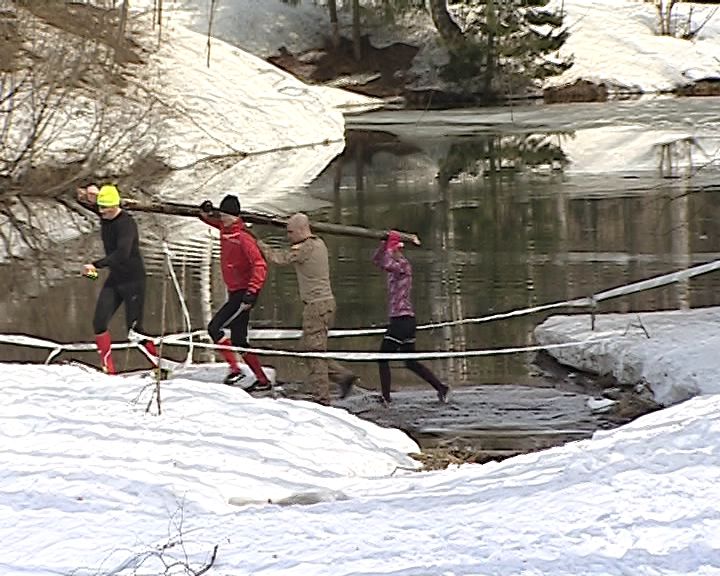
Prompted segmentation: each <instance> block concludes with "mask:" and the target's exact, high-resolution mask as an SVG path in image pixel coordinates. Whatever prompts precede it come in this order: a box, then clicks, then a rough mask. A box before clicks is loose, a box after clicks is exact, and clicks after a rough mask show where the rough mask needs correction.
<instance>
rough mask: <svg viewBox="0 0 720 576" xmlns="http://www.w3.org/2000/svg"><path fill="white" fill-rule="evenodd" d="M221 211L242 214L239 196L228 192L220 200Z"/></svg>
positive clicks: (235, 214) (236, 214) (234, 214)
mask: <svg viewBox="0 0 720 576" xmlns="http://www.w3.org/2000/svg"><path fill="white" fill-rule="evenodd" d="M220 212H225V214H232V215H233V216H240V200H238V197H237V196H233V195H232V194H228V195H227V196H225V198H223V199H222V202H220Z"/></svg>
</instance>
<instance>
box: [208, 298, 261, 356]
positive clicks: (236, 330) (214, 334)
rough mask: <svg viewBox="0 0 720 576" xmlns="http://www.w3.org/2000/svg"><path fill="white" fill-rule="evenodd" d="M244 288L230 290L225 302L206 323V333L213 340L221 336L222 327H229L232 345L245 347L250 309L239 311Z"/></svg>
mask: <svg viewBox="0 0 720 576" xmlns="http://www.w3.org/2000/svg"><path fill="white" fill-rule="evenodd" d="M244 294H245V290H238V291H236V292H230V294H229V295H228V299H227V302H225V304H223V306H222V308H220V310H218V311H217V312H216V313H215V316H213V317H212V320H210V324H208V327H207V329H208V334H210V338H212V341H213V342H219V341H220V340H222V338H223V328H227V327H229V328H230V342H232V345H233V346H239V347H247V343H248V340H247V336H248V324H249V323H250V310H243V311H242V312H241V311H240V306H241V305H242V303H243V302H242V298H243V296H244Z"/></svg>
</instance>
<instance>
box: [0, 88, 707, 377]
mask: <svg viewBox="0 0 720 576" xmlns="http://www.w3.org/2000/svg"><path fill="white" fill-rule="evenodd" d="M718 104H720V102H718V101H717V100H715V99H705V100H684V101H676V100H659V101H654V102H627V103H609V104H597V105H574V106H554V107H546V106H535V107H528V108H518V109H513V110H509V109H494V110H483V111H478V110H474V111H455V112H445V113H439V112H433V113H431V114H430V113H428V114H424V115H422V114H420V113H415V112H413V113H401V112H393V113H378V114H374V115H368V116H360V117H357V118H353V119H350V121H349V125H348V132H347V147H346V150H345V153H344V154H343V155H342V156H341V157H338V158H337V159H336V160H335V161H333V163H332V164H331V165H330V166H328V167H327V169H326V170H325V171H324V172H323V174H321V175H320V177H319V178H317V179H316V180H315V181H314V182H312V183H310V184H309V185H307V186H306V187H305V188H303V189H302V190H298V191H297V192H295V193H296V194H307V195H309V196H312V197H313V198H315V199H321V200H323V201H324V202H325V205H326V208H324V209H322V210H320V211H318V212H314V213H313V214H312V217H313V218H314V219H317V220H326V221H333V222H340V223H345V224H354V225H361V226H367V227H371V228H381V229H386V228H399V229H402V230H406V231H412V232H416V233H417V234H418V235H419V236H420V238H421V239H422V242H423V245H422V247H421V248H411V249H410V248H409V249H407V251H406V253H407V255H408V257H409V259H410V260H411V262H412V264H413V266H414V272H415V284H414V296H415V303H416V312H417V317H418V323H419V324H424V323H428V322H437V321H446V320H459V319H465V318H473V317H482V316H485V315H488V314H492V313H498V312H505V311H510V310H516V309H523V308H527V307H532V306H537V305H541V304H546V303H550V302H557V301H564V300H567V299H572V298H576V297H580V296H587V295H590V294H592V293H594V292H599V291H602V290H605V289H608V288H611V287H615V286H619V285H622V284H626V283H629V282H633V281H637V280H642V279H645V278H648V277H651V276H654V275H658V274H663V273H666V272H670V271H675V270H678V269H682V268H686V267H688V266H691V265H693V264H699V263H703V262H707V261H710V260H714V259H716V258H718V255H719V254H720V224H719V222H720V200H719V199H718V194H717V189H718V187H717V186H718V185H717V183H718V182H719V180H718V167H717V163H716V160H715V159H716V157H717V147H718V143H719V142H720V140H719V139H718V138H717V137H716V136H715V134H718V127H719V126H718V124H720V119H719V118H718V114H717V113H716V112H715V110H720V106H718ZM198 200H200V199H198ZM139 220H140V222H141V235H142V236H143V250H144V254H145V257H146V262H147V266H148V269H149V271H150V277H149V287H148V297H147V313H146V330H147V331H149V332H150V333H153V334H157V333H159V332H160V331H161V327H162V326H163V324H164V325H165V327H166V331H169V332H175V331H181V330H183V329H184V326H183V317H182V313H181V309H180V306H179V303H178V298H177V296H176V295H175V292H174V290H173V287H172V283H171V282H170V281H169V280H167V277H166V275H165V274H163V271H164V270H165V268H164V263H163V262H164V261H163V254H162V251H161V249H160V242H159V241H158V240H157V238H156V237H155V238H154V237H153V234H160V235H161V234H162V233H161V232H157V230H158V229H161V228H158V227H159V226H160V227H161V226H162V217H157V216H144V217H140V218H139ZM151 230H152V231H153V232H149V231H151ZM256 231H257V233H258V234H259V235H261V236H263V237H268V236H270V237H272V238H273V239H278V240H280V239H282V238H283V237H284V234H283V232H282V231H281V230H277V229H275V230H272V229H261V228H257V229H256ZM98 236H99V234H98V233H97V231H96V232H93V233H90V234H87V235H84V236H82V237H80V238H75V239H72V238H71V239H69V240H67V241H65V242H60V243H56V244H54V245H52V246H49V247H46V248H45V249H43V250H42V251H41V252H36V253H34V254H30V255H24V257H23V258H17V259H13V260H9V261H6V262H5V263H3V264H2V265H1V267H0V273H1V275H2V276H1V279H0V333H5V334H7V333H25V334H31V335H35V336H39V337H44V338H51V339H54V340H58V341H62V342H74V341H85V342H89V341H91V339H92V326H91V321H92V313H93V308H94V302H95V297H96V294H97V291H98V290H99V286H100V284H99V283H93V282H92V281H89V280H86V279H84V278H82V277H80V276H78V270H79V269H80V265H81V263H82V262H83V261H85V260H88V259H91V257H92V258H95V257H97V256H98V255H100V254H101V247H100V244H99V238H98ZM325 239H326V241H327V243H328V246H329V249H330V255H331V266H332V278H333V285H334V289H335V294H336V297H337V300H338V308H339V311H338V316H337V322H336V326H337V327H338V328H363V327H373V326H383V325H384V323H385V314H386V308H385V307H386V304H385V281H384V276H383V275H382V274H381V273H380V272H379V271H378V270H376V269H375V268H374V267H373V266H372V264H371V263H370V257H371V255H372V252H373V250H374V249H375V246H376V243H375V242H374V241H371V240H363V239H355V238H345V237H331V236H326V237H325ZM170 248H171V251H172V254H173V266H174V270H175V272H176V274H177V275H178V278H179V282H180V285H181V288H182V290H183V293H184V296H185V299H186V301H187V306H188V310H189V313H190V318H191V321H192V326H193V328H195V329H198V328H203V327H204V326H205V324H206V323H207V320H208V319H209V316H210V314H211V311H213V310H216V309H217V308H218V307H219V306H220V305H221V303H222V301H223V298H224V292H223V287H222V282H221V279H220V271H219V264H218V259H217V257H215V258H214V259H213V263H212V268H211V269H209V268H208V265H207V252H208V247H207V242H206V240H205V239H204V238H198V237H193V238H189V239H187V240H184V241H182V242H181V241H178V240H173V242H172V243H171V245H170ZM215 250H217V246H215ZM203 262H205V263H203ZM719 286H720V276H718V274H717V273H715V274H710V275H706V276H701V277H698V278H695V279H693V280H691V281H690V282H689V283H682V284H678V285H673V286H671V287H666V288H660V289H655V290H652V291H648V292H643V293H640V294H635V295H632V296H627V297H624V298H618V299H615V300H612V301H610V302H605V303H603V304H602V306H601V307H600V309H599V311H600V312H604V311H622V312H641V311H647V310H661V309H674V308H679V307H688V306H690V307H699V306H710V305H717V304H719V303H720V294H718V287H719ZM163 302H164V303H165V304H164V305H163ZM300 312H301V306H300V304H299V302H298V298H297V288H296V282H295V277H294V274H293V272H292V270H281V269H275V268H272V269H271V273H270V276H269V279H268V282H267V285H266V288H265V290H264V293H263V295H262V298H261V300H260V302H259V304H258V306H257V308H256V309H255V311H254V313H253V319H254V322H253V326H254V327H296V326H298V325H299V323H300V322H299V319H300ZM544 317H545V315H543V314H532V315H526V316H520V317H517V318H513V319H510V320H504V321H497V322H490V323H486V324H466V325H462V326H457V327H452V328H443V329H436V330H431V331H423V332H420V333H419V334H418V349H419V350H459V351H462V350H478V349H486V348H501V347H515V346H525V345H530V344H532V342H533V340H532V330H533V328H534V327H535V326H536V325H537V323H539V322H540V321H542V320H543V318H544ZM111 328H112V331H113V333H114V334H115V335H116V339H118V340H121V339H123V338H122V334H123V322H122V315H121V314H119V315H118V316H117V317H116V318H115V321H114V322H113V324H112V327H111ZM379 342H380V337H379V336H372V337H357V338H341V339H334V340H332V341H331V347H332V348H333V349H336V350H376V349H377V348H378V347H379ZM256 344H257V345H261V346H277V347H280V348H292V347H293V346H294V345H295V343H294V342H287V341H286V342H257V343H256ZM173 353H174V354H175V356H176V357H178V353H179V350H178V349H175V350H174V351H173ZM45 355H46V352H44V351H39V350H32V349H28V348H25V347H15V346H4V345H0V359H2V360H6V361H7V360H18V361H31V360H32V361H38V360H42V359H44V358H45ZM116 355H117V357H118V361H119V364H120V365H121V366H124V367H135V366H138V365H142V360H141V358H140V357H139V355H138V353H137V352H132V353H129V354H128V353H124V352H122V353H118V354H116ZM73 357H74V358H79V359H82V360H85V361H92V362H95V360H96V359H95V355H94V354H89V353H74V354H69V353H66V354H64V355H63V356H62V358H66V359H67V358H73ZM533 358H534V354H531V353H523V354H508V355H497V356H489V357H482V358H478V359H454V360H443V361H433V362H432V363H431V365H432V367H433V368H434V369H435V370H436V371H437V372H438V373H439V374H440V375H441V376H442V377H443V378H446V379H448V380H449V381H450V382H452V384H453V385H455V386H458V385H463V384H483V383H523V382H528V381H531V380H532V378H533V372H534V368H533V365H532V360H533ZM269 363H271V364H275V365H277V366H278V367H279V368H280V369H281V371H282V372H281V377H285V378H295V377H297V376H299V375H300V374H301V372H299V371H298V369H297V366H296V363H295V362H293V361H279V360H270V361H269ZM355 368H356V371H357V372H358V373H360V374H361V376H362V377H363V380H364V381H365V382H366V383H367V384H369V385H373V384H374V383H375V382H376V372H377V369H376V366H375V365H373V364H367V363H364V364H360V365H356V367H355ZM395 375H396V381H395V382H396V383H397V384H399V385H403V384H406V385H410V384H413V383H416V381H415V380H414V377H413V376H412V375H409V374H407V373H406V372H405V371H403V370H399V369H398V370H396V371H395Z"/></svg>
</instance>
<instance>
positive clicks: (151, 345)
mask: <svg viewBox="0 0 720 576" xmlns="http://www.w3.org/2000/svg"><path fill="white" fill-rule="evenodd" d="M142 345H143V346H145V350H147V351H148V352H150V354H151V356H152V358H148V360H150V362H151V363H152V365H153V366H155V368H157V367H158V358H159V356H158V351H157V348H156V347H155V342H153V341H152V340H145V342H143V343H142Z"/></svg>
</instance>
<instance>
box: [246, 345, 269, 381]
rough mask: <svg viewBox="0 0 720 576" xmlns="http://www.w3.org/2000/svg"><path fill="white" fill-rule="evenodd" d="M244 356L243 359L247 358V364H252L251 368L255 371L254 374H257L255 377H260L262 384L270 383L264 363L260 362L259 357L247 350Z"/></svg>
mask: <svg viewBox="0 0 720 576" xmlns="http://www.w3.org/2000/svg"><path fill="white" fill-rule="evenodd" d="M242 357H243V360H245V364H247V365H248V366H250V370H252V371H253V374H255V378H257V379H258V382H260V384H268V383H269V380H268V377H267V376H265V372H263V369H262V365H261V364H260V360H258V357H257V356H255V354H252V353H251V352H245V353H244V354H243V355H242Z"/></svg>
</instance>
